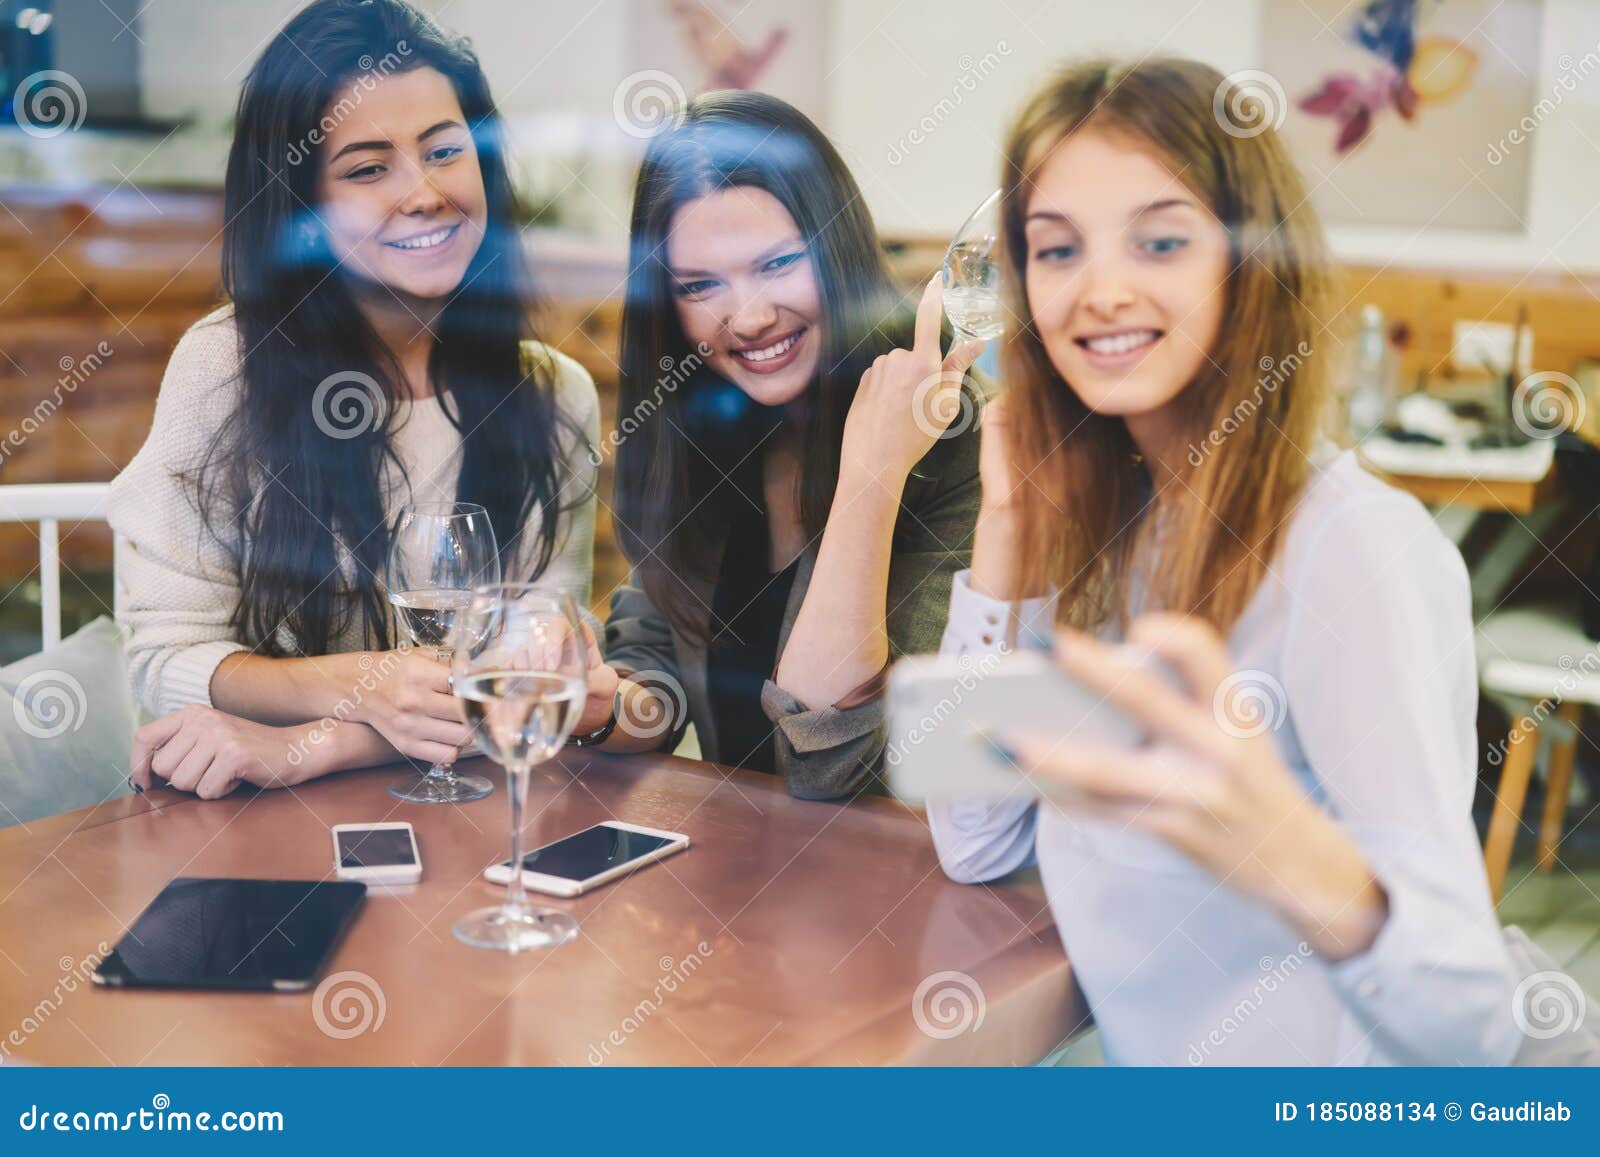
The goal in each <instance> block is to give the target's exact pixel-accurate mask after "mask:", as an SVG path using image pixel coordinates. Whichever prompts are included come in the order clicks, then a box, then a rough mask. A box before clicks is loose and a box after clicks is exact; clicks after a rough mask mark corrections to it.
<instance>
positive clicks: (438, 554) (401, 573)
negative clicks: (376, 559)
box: [388, 502, 500, 803]
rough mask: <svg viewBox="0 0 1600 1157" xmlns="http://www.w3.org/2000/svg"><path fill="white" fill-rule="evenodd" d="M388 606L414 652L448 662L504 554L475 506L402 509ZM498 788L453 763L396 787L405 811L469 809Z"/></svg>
mask: <svg viewBox="0 0 1600 1157" xmlns="http://www.w3.org/2000/svg"><path fill="white" fill-rule="evenodd" d="M388 569H389V573H388V589H389V605H390V606H392V607H393V608H394V617H395V622H396V624H397V625H398V626H399V628H400V629H401V630H403V631H404V632H405V634H406V636H407V637H408V638H409V639H410V640H411V643H412V645H414V646H417V647H421V648H424V649H426V650H428V651H431V652H432V653H433V657H434V658H435V659H436V660H438V661H439V662H441V663H445V664H448V663H449V662H450V655H451V646H452V638H453V631H454V627H455V621H456V618H457V616H458V615H460V613H461V612H462V611H463V610H465V609H466V608H467V606H468V605H469V604H470V603H471V601H472V591H473V588H474V587H480V586H485V585H488V584H491V583H497V582H499V581H500V552H499V548H498V545H497V544H496V542H495V537H494V527H493V526H491V525H490V524H489V513H488V511H486V510H485V509H484V508H483V507H481V506H478V505H476V504H474V503H470V502H444V503H413V504H411V505H409V506H405V507H402V508H401V510H400V514H399V516H398V517H397V518H396V519H395V528H394V538H393V540H392V541H391V542H390V544H389V563H388ZM493 790H494V785H493V784H491V783H490V782H489V781H488V780H487V779H485V778H484V777H483V776H481V775H457V774H456V770H455V761H454V760H449V761H444V762H440V763H436V764H434V765H433V766H432V767H430V768H429V769H428V771H427V774H426V775H424V776H423V777H422V778H421V779H409V780H406V781H405V782H403V783H396V784H391V785H390V787H389V794H390V795H393V796H394V797H395V798H396V799H403V800H405V801H406V802H407V803H467V802H469V801H471V800H475V799H482V798H483V797H484V796H486V795H488V794H489V793H490V792H491V791H493Z"/></svg>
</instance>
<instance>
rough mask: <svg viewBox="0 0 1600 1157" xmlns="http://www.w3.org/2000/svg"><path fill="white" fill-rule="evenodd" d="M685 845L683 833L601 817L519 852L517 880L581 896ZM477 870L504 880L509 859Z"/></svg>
mask: <svg viewBox="0 0 1600 1157" xmlns="http://www.w3.org/2000/svg"><path fill="white" fill-rule="evenodd" d="M688 846H689V837H688V836H686V835H684V834H683V833H682V832H664V831H660V830H659V829H657V828H643V827H640V826H639V825H638V824H625V823H623V822H622V821H620V820H607V821H606V822H605V823H600V824H595V825H594V827H592V828H585V829H584V830H583V831H581V832H574V833H573V834H572V835H570V836H567V837H565V838H563V839H559V840H557V841H555V843H553V844H546V845H544V847H542V848H534V849H533V851H531V852H528V853H527V854H526V855H524V856H523V857H522V882H523V883H524V884H525V885H527V886H528V887H529V888H532V889H533V890H534V891H536V892H547V893H549V894H550V895H552V896H581V895H583V893H585V892H587V891H589V889H591V888H598V887H599V886H600V885H601V884H604V883H606V882H607V881H609V880H615V879H616V878H617V877H618V876H625V875H627V874H628V873H629V872H631V871H633V870H634V869H635V868H642V867H644V865H646V864H650V863H654V862H655V861H656V860H659V859H662V858H663V857H666V856H670V855H672V853H674V852H681V851H683V849H684V848H687V847H688ZM483 874H484V876H485V877H487V878H488V879H490V880H493V881H494V882H495V883H496V884H507V883H510V882H511V861H510V860H507V861H505V862H504V863H502V864H495V865H494V866H493V867H491V868H489V869H487V870H486V871H485V872H484V873H483Z"/></svg>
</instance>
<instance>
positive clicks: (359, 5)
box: [111, 0, 599, 797]
mask: <svg viewBox="0 0 1600 1157" xmlns="http://www.w3.org/2000/svg"><path fill="white" fill-rule="evenodd" d="M502 150H503V136H502V125H501V121H500V117H499V115H498V113H497V112H496V109H495V106H494V102H493V100H492V98H491V96H490V93H489V88H488V84H487V81H486V80H485V78H484V75H483V72H482V70H481V68H480V67H479V65H478V61H477V58H476V57H475V56H474V55H473V53H472V51H471V49H470V48H469V47H468V45H467V44H466V43H465V42H464V41H460V40H455V39H451V38H449V37H447V36H446V35H445V34H444V33H442V32H441V31H440V30H439V29H438V28H437V27H436V26H435V25H433V24H432V22H431V21H430V20H429V19H428V18H427V17H426V16H424V15H422V14H421V13H420V12H418V11H417V10H416V9H415V8H412V7H411V6H410V5H408V4H406V3H403V2H401V0H359V2H357V0H317V2H316V3H313V4H310V5H308V6H307V7H305V8H303V9H301V10H300V11H299V12H298V13H296V14H295V15H294V16H293V17H292V18H291V19H290V20H289V22H288V23H287V25H285V27H284V28H283V29H282V30H281V31H280V32H279V33H278V34H277V35H276V36H275V37H274V38H273V39H272V41H271V42H270V43H269V44H268V45H267V47H266V49H265V50H264V51H263V52H262V54H261V56H260V58H259V59H258V60H257V61H256V63H255V66H254V68H253V69H252V70H251V73H250V75H249V77H248V79H247V80H246V82H245V85H244V89H243V93H242V95H241V97H240V101H239V110H238V118H237V128H236V130H235V135H234V140H233V146H232V151H231V153H230V155H229V159H228V168H227V182H226V190H225V214H226V216H225V222H226V224H225V226H224V232H223V284H224V287H225V289H226V291H227V296H228V299H229V300H228V304H227V305H226V306H224V307H223V308H222V309H219V310H218V311H216V312H215V313H213V314H211V315H210V316H209V317H207V318H205V319H203V320H202V321H200V322H199V323H197V324H196V325H195V326H194V327H193V328H192V329H191V330H190V331H189V333H188V334H186V335H185V336H184V338H183V340H182V341H181V342H179V344H178V347H177V349H176V350H175V351H174V353H173V356H172V360H171V362H170V363H169V365H168V368H167V373H166V377H165V379H164V381H163V382H162V387H161V393H160V397H159V400H158V402H157V407H156V417H155V423H154V425H153V427H152V429H151V432H150V437H149V439H148V441H147V442H146V444H145V446H144V448H143V449H142V450H141V451H140V452H139V454H138V456H137V457H136V458H135V459H134V460H133V462H132V463H130V465H129V466H128V468H127V469H126V470H125V471H123V473H122V474H121V475H120V476H119V477H118V479H117V481H116V483H115V484H114V486H113V490H112V501H111V522H112V525H113V526H114V527H115V528H116V530H117V531H118V533H120V534H122V535H124V536H125V537H126V538H127V539H128V540H129V542H130V543H131V545H132V550H131V551H129V552H128V553H129V558H128V560H127V563H126V565H125V567H124V569H123V572H122V581H123V582H124V583H125V585H126V599H125V607H126V609H125V614H124V623H125V626H126V627H127V628H128V630H129V632H130V642H129V646H128V651H129V659H130V665H131V668H132V675H133V680H134V684H135V688H136V691H137V693H138V697H139V699H140V700H141V701H142V703H143V704H144V706H145V707H146V708H147V709H148V710H150V711H152V712H154V713H156V714H158V715H160V716H161V718H159V719H157V720H156V721H154V722H153V723H150V724H148V725H147V726H146V727H144V728H142V729H141V730H140V731H139V733H138V736H137V738H136V741H135V746H134V755H133V779H134V782H135V783H136V784H137V785H139V786H141V787H142V786H146V785H148V784H150V783H151V782H153V780H154V779H155V778H156V777H159V778H161V779H164V780H166V781H168V782H169V783H171V784H172V785H174V786H176V787H180V788H184V789H186V790H192V791H196V792H198V793H199V794H201V795H202V796H206V797H215V796H220V795H224V794H226V793H227V792H228V791H231V790H232V789H233V787H234V786H236V785H237V784H238V783H239V782H241V781H244V780H248V781H250V782H254V783H258V784H263V785H278V784H283V783H292V782H295V781H297V780H299V779H305V778H310V777H312V776H315V775H319V774H323V773H326V772H328V771H333V770H337V769H339V768H343V767H352V766H362V765H368V764H374V763H379V762H384V761H388V760H392V759H394V758H395V754H396V752H398V753H400V754H402V755H405V756H409V757H411V758H413V759H418V760H422V761H433V760H438V759H446V760H448V759H449V758H450V756H451V755H452V754H453V752H454V751H455V750H456V749H457V748H459V747H460V746H462V745H463V744H464V743H465V741H466V738H467V733H466V730H465V728H464V725H463V723H462V721H461V718H460V715H459V713H458V711H457V707H456V704H455V702H454V699H453V698H452V697H451V696H450V694H449V693H448V686H447V682H446V679H447V671H446V668H445V667H444V666H443V665H442V664H440V663H437V662H435V661H434V660H432V659H431V658H428V657H425V656H424V655H423V654H421V653H420V652H410V651H407V652H404V653H399V652H396V653H393V654H391V655H385V656H381V657H380V656H377V655H375V654H374V652H385V651H389V650H390V649H391V648H393V647H394V646H395V645H396V643H397V641H398V640H397V639H396V636H395V631H394V627H393V625H392V622H391V620H390V617H389V608H388V606H387V604H386V602H385V599H384V594H383V589H382V575H383V570H384V560H385V554H386V550H387V547H388V544H389V537H390V536H389V526H390V523H391V520H392V518H393V516H394V514H395V512H396V511H397V510H398V509H399V508H400V507H401V506H402V505H404V504H406V503H407V502H412V501H444V502H452V501H458V500H459V501H464V502H473V503H477V504H479V505H481V506H483V507H484V508H485V509H486V510H487V512H488V517H489V520H490V522H491V524H492V526H493V528H494V531H495V535H496V539H497V541H498V543H499V546H500V550H501V563H502V571H503V573H504V577H505V578H506V579H507V581H511V580H535V579H537V580H538V581H541V582H548V583H549V584H550V585H551V586H553V587H564V588H567V589H570V590H573V591H574V592H575V593H576V594H577V595H578V597H579V598H580V599H586V598H587V592H588V585H589V576H590V563H591V544H592V543H591V540H592V535H593V519H594V497H593V468H592V466H591V465H590V463H589V458H590V455H591V453H592V449H591V448H592V445H593V444H594V442H595V441H597V439H598V433H599V430H598V405H597V401H596V397H595V391H594V386H593V383H592V382H591V381H590V379H589V376H588V374H587V373H585V372H584V371H583V369H582V368H581V367H579V366H578V365H577V363H575V362H573V361H571V360H570V359H568V358H565V357H562V356H561V355H560V354H558V353H556V352H555V351H554V350H552V349H549V348H548V347H545V346H543V345H541V344H539V343H537V342H535V341H532V340H531V338H532V328H531V323H530V305H531V302H532V286H531V280H530V276H529V271H528V267H527V262H526V260H525V257H524V254H523V249H522V247H521V243H520V239H519V236H518V230H517V226H516V222H515V219H514V214H513V210H514V194H513V191H512V186H511V181H510V178H509V176H508V174H507V168H506V160H505V157H504V155H503V151H502ZM380 659H381V661H380ZM374 672H377V673H379V674H378V675H375V674H374Z"/></svg>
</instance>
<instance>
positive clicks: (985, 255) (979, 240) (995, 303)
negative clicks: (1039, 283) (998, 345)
mask: <svg viewBox="0 0 1600 1157" xmlns="http://www.w3.org/2000/svg"><path fill="white" fill-rule="evenodd" d="M999 246H1000V190H999V189H996V190H995V191H994V192H993V193H990V194H989V195H988V196H987V197H985V198H984V199H983V204H981V205H979V206H978V207H977V208H976V209H974V210H973V212H972V216H970V217H968V218H967V219H966V222H965V223H964V224H963V225H962V226H961V228H960V229H959V230H957V231H956V236H955V240H953V241H951V242H950V248H949V249H946V250H945V254H944V313H945V316H946V317H948V318H949V319H950V327H951V328H952V329H953V330H955V336H956V340H957V341H972V340H974V339H981V340H983V341H988V340H989V339H990V338H995V337H999V336H1000V335H1001V333H1003V332H1004V331H1005V325H1004V323H1003V322H1002V320H1001V313H1000V253H999Z"/></svg>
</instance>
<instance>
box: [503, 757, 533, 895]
mask: <svg viewBox="0 0 1600 1157" xmlns="http://www.w3.org/2000/svg"><path fill="white" fill-rule="evenodd" d="M528 774H529V772H528V768H526V767H521V768H514V767H508V768H506V794H507V795H509V796H510V797H511V880H510V882H509V883H508V884H506V902H505V907H504V911H505V914H506V915H507V916H510V917H513V918H517V919H520V918H521V917H523V916H524V915H526V914H527V910H528V905H527V902H526V901H525V900H524V899H523V894H522V809H523V805H524V804H525V803H526V802H527V798H528Z"/></svg>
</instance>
